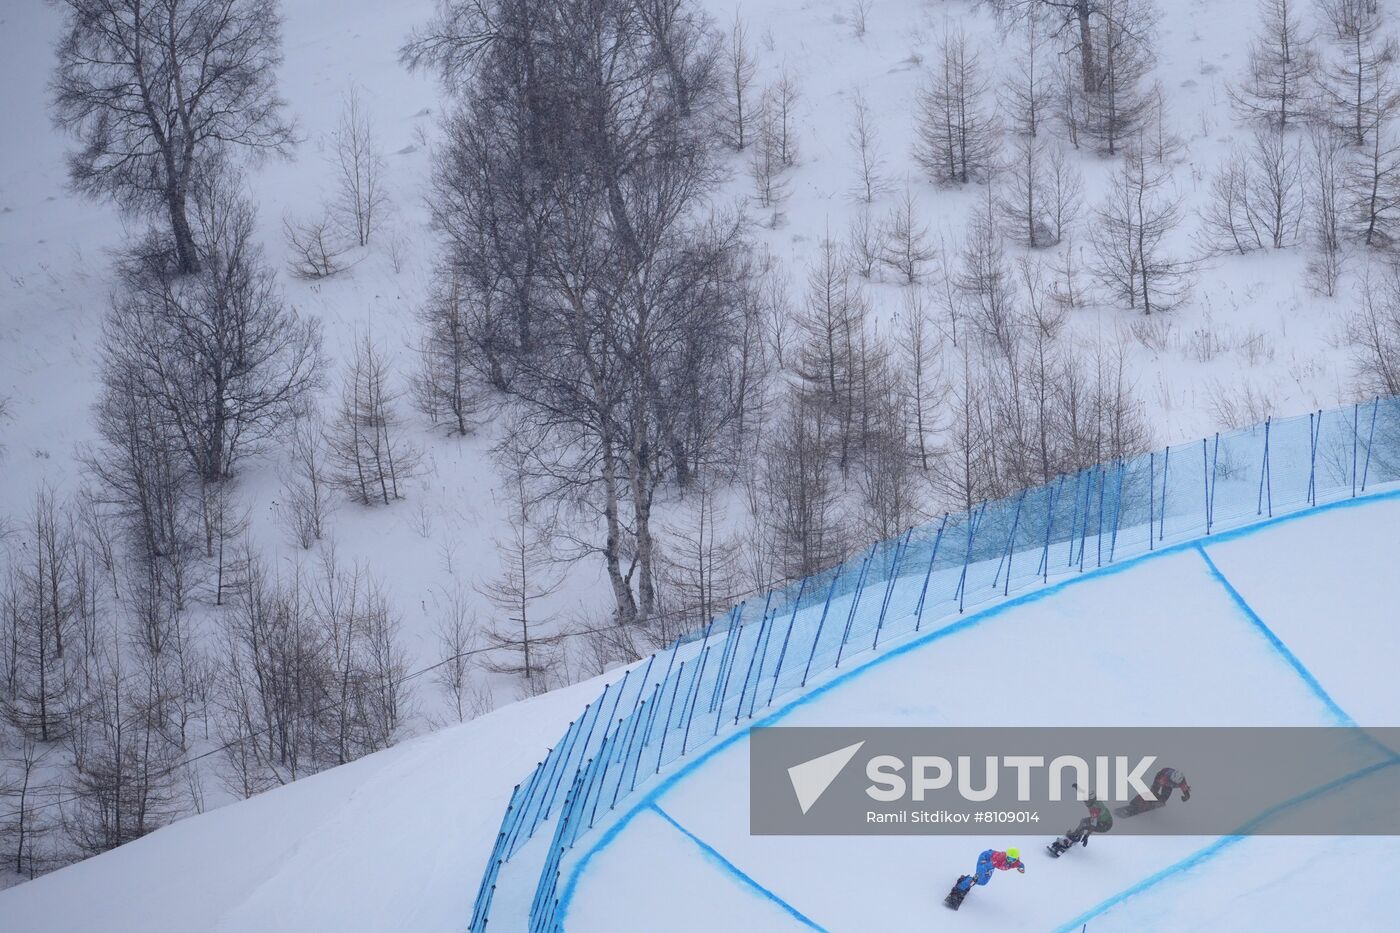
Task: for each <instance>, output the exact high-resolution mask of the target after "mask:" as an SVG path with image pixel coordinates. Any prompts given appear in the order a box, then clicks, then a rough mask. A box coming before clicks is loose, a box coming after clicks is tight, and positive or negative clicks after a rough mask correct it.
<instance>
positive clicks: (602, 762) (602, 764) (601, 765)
mask: <svg viewBox="0 0 1400 933" xmlns="http://www.w3.org/2000/svg"><path fill="white" fill-rule="evenodd" d="M624 721H625V720H622V719H619V720H618V721H617V728H615V729H613V731H612V736H611V737H609V736H606V735H605V736H603V744H602V745H600V746H598V752H599V757H597V758H595V759H593V767H594V769H595V770H596V771H598V772H599V773H600V774H601V775H602V777H601V778H599V780H598V796H597V797H594V798H593V806H592V808H590V809H589V811H588V828H589V829H592V828H593V821H594V820H596V819H597V818H598V804H600V803H602V802H603V791H604V790H606V789H607V786H608V761H609V760H610V759H611V758H612V757H613V755H612V751H613V750H612V749H610V748H608V743H609V742H610V741H611V742H612V743H613V744H614V745H618V744H621V735H622V724H623V722H624ZM604 751H607V752H608V754H606V755H603V754H602V752H604ZM591 790H592V788H590V792H591Z"/></svg>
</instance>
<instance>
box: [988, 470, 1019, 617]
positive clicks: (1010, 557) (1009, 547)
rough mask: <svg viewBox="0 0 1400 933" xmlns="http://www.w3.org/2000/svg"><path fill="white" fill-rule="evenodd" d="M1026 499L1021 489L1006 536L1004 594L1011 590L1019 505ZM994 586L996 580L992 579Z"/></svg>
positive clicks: (1002, 592)
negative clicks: (1009, 529) (1008, 532)
mask: <svg viewBox="0 0 1400 933" xmlns="http://www.w3.org/2000/svg"><path fill="white" fill-rule="evenodd" d="M1025 501H1026V490H1024V489H1022V490H1021V495H1020V496H1019V497H1018V498H1017V499H1016V514H1015V515H1014V516H1012V519H1011V534H1009V535H1007V536H1006V582H1005V583H1004V585H1003V586H1002V590H1001V595H1003V596H1005V595H1006V594H1008V593H1010V592H1011V569H1012V563H1013V561H1015V560H1016V530H1017V529H1018V528H1020V527H1021V506H1022V505H1023V504H1024V503H1025ZM992 585H993V586H996V581H995V580H994V581H992Z"/></svg>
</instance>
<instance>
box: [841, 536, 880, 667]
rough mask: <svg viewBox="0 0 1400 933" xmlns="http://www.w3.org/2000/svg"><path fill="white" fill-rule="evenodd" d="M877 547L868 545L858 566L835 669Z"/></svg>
mask: <svg viewBox="0 0 1400 933" xmlns="http://www.w3.org/2000/svg"><path fill="white" fill-rule="evenodd" d="M879 546H880V542H879V541H876V542H875V543H874V544H872V545H870V552H869V553H868V554H866V555H865V561H864V562H863V563H862V564H861V565H860V577H859V579H857V580H856V589H855V592H854V593H853V594H852V595H851V611H850V612H848V613H846V627H845V628H844V629H842V631H841V644H840V645H839V646H838V647H837V649H836V666H837V667H840V666H841V655H842V653H843V652H844V651H845V650H846V639H848V638H850V637H851V625H852V624H853V623H854V622H855V621H856V610H857V609H859V608H860V599H861V597H862V596H864V595H865V575H866V574H867V573H869V572H870V562H871V561H872V560H874V559H875V549H876V548H877V547H879Z"/></svg>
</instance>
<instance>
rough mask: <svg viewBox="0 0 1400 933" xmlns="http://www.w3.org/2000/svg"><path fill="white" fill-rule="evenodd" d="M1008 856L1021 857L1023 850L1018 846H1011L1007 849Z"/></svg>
mask: <svg viewBox="0 0 1400 933" xmlns="http://www.w3.org/2000/svg"><path fill="white" fill-rule="evenodd" d="M1006 857H1007V858H1014V859H1019V858H1020V857H1021V850H1020V849H1018V848H1016V847H1015V846H1012V847H1011V848H1009V849H1007V850H1006Z"/></svg>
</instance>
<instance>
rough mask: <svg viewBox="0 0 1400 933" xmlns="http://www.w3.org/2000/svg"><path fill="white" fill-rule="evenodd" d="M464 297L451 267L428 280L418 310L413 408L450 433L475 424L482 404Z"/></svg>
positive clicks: (475, 348)
mask: <svg viewBox="0 0 1400 933" xmlns="http://www.w3.org/2000/svg"><path fill="white" fill-rule="evenodd" d="M489 297H490V296H487V298H488V300H489ZM469 300H470V296H469V295H468V293H467V289H466V287H465V285H464V283H463V281H462V279H461V277H460V276H458V275H456V274H454V273H453V272H452V271H451V270H448V271H447V273H446V274H445V275H443V276H439V277H438V279H437V280H436V281H435V282H434V285H433V288H432V290H431V291H430V292H429V294H428V297H427V300H426V301H424V303H423V307H422V309H421V310H420V312H419V320H420V322H421V323H422V326H423V336H422V337H421V338H420V340H419V343H418V361H419V367H418V371H417V372H416V373H415V374H414V378H413V396H414V400H415V402H416V403H417V405H418V408H419V410H420V411H422V412H423V413H424V414H426V415H427V416H428V418H429V419H431V420H432V422H433V423H434V424H445V425H446V426H447V427H448V430H449V431H450V432H451V433H453V434H458V435H463V436H465V435H467V434H470V433H471V432H472V430H473V429H474V428H475V426H476V424H475V419H476V417H477V415H478V414H480V412H481V409H482V407H483V405H484V404H485V399H484V398H483V391H482V387H481V384H480V374H481V371H482V370H481V367H480V366H479V365H478V364H477V363H476V362H475V357H476V356H477V354H478V353H479V350H480V348H479V347H478V345H477V343H476V341H475V340H473V335H472V314H471V309H470V308H468V307H467V303H468V301H469Z"/></svg>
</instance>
